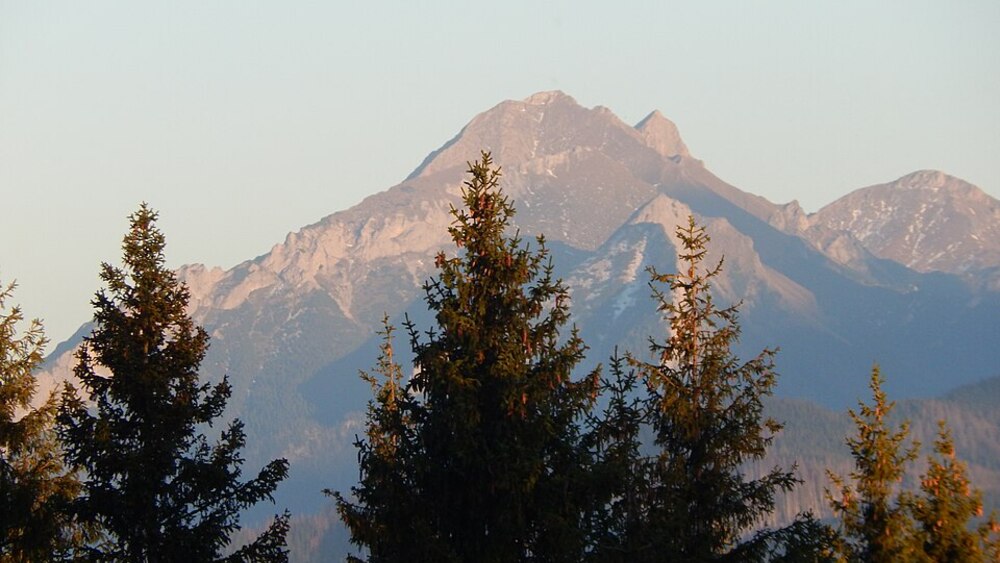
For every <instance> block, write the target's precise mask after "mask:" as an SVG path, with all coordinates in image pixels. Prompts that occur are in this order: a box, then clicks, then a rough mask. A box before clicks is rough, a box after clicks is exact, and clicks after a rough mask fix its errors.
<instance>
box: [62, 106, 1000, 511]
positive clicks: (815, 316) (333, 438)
mask: <svg viewBox="0 0 1000 563" xmlns="http://www.w3.org/2000/svg"><path fill="white" fill-rule="evenodd" d="M481 150H489V151H492V154H493V156H494V159H495V161H496V162H497V163H498V164H499V165H501V167H502V171H503V176H502V179H501V183H502V185H503V187H504V190H505V191H506V193H507V194H508V195H509V196H510V197H511V198H512V199H513V201H514V205H515V207H516V208H517V214H516V216H515V218H514V219H515V223H516V227H517V228H518V229H519V230H520V233H521V234H522V236H524V237H525V240H526V241H528V243H530V244H535V243H534V241H533V238H532V237H533V236H534V235H538V234H542V233H544V234H545V236H546V239H547V241H548V244H549V246H550V248H551V249H552V251H553V260H554V264H555V267H556V268H557V272H558V273H559V275H561V276H562V277H563V278H564V279H565V280H566V282H567V285H568V286H569V287H570V289H571V291H572V297H573V309H572V313H573V322H575V323H576V324H577V325H578V326H579V327H580V329H581V333H582V335H583V337H584V339H585V341H586V342H587V343H588V344H589V345H590V347H591V350H590V352H589V354H588V359H587V362H586V363H587V364H588V365H584V366H582V369H586V368H587V367H589V366H592V365H593V364H596V363H600V362H606V360H607V358H608V356H609V355H610V353H611V351H612V350H613V348H614V347H615V346H621V347H622V348H623V349H627V350H630V351H631V352H633V353H634V354H636V355H643V354H645V353H646V347H647V340H646V337H647V336H648V335H661V334H663V331H664V330H665V329H664V327H663V324H662V322H661V320H660V319H659V317H658V314H657V313H656V311H655V310H654V308H653V302H652V301H651V300H650V299H649V293H650V290H649V288H648V286H647V281H648V279H649V278H648V274H647V273H646V272H645V269H646V268H647V267H649V266H655V267H656V268H657V269H658V270H659V271H663V272H666V271H670V270H672V269H673V268H675V267H676V255H677V253H676V244H677V243H676V239H675V238H674V229H675V227H676V226H677V225H678V224H681V223H685V222H686V220H687V217H688V215H694V216H695V217H696V219H697V220H698V221H699V222H700V223H701V224H704V225H706V226H707V228H708V232H709V234H710V235H711V236H712V239H713V242H712V246H711V252H710V259H721V258H722V257H723V256H724V257H725V261H726V262H725V269H724V275H723V276H722V277H721V278H720V279H719V283H718V284H717V285H716V286H715V288H714V290H715V293H716V296H717V298H718V300H719V302H720V303H722V304H725V303H734V302H742V308H741V321H742V326H743V334H742V336H743V338H742V341H741V344H740V348H739V353H740V354H741V355H742V356H743V357H745V358H749V357H751V356H752V355H755V354H756V353H757V352H759V351H760V350H761V349H762V348H764V347H780V348H781V351H780V353H779V355H778V359H777V363H778V370H779V373H780V374H781V379H780V381H779V387H778V393H779V394H780V395H781V396H782V397H784V398H786V399H788V400H797V401H803V400H807V401H811V403H809V404H812V403H816V404H818V405H820V406H814V408H816V409H823V408H833V409H836V410H842V408H843V407H844V406H846V405H848V404H852V403H853V401H854V400H855V399H856V398H857V397H859V396H865V395H866V392H867V390H866V384H867V381H868V374H869V370H870V367H871V365H872V363H873V362H875V361H878V362H880V363H881V365H882V367H883V371H884V373H886V374H887V375H888V376H889V384H888V385H887V390H888V391H889V393H890V395H891V396H893V397H899V398H903V397H931V396H935V395H939V394H941V393H945V392H948V391H950V390H952V389H954V388H956V387H958V386H960V385H963V384H971V383H975V382H977V381H980V380H982V379H984V378H986V377H988V376H992V375H996V374H997V369H998V368H997V366H998V365H1000V347H997V346H996V345H995V342H994V341H995V335H996V332H997V319H998V318H1000V292H998V291H990V290H989V288H988V287H987V286H982V285H975V284H970V283H968V281H967V280H966V279H964V278H962V277H960V276H958V275H954V274H953V273H947V272H940V271H933V272H931V271H928V272H924V271H920V270H919V269H915V268H911V267H908V266H907V265H906V264H904V263H900V262H898V261H895V260H894V259H892V258H891V257H885V256H881V255H880V254H879V252H877V251H876V250H875V249H873V248H871V249H870V248H869V247H868V244H869V242H866V241H867V240H868V239H864V238H863V237H861V236H860V234H853V233H854V232H855V228H854V227H851V230H841V229H840V228H839V225H840V223H835V222H832V220H831V222H823V221H821V220H820V214H816V215H815V216H807V215H805V214H804V213H803V212H802V211H801V209H800V208H798V206H797V204H794V203H792V204H785V205H778V204H774V203H772V202H770V201H768V200H766V199H765V198H762V197H760V196H756V195H753V194H749V193H746V192H743V191H741V190H739V189H738V188H736V187H734V186H732V185H730V184H728V183H726V182H725V181H723V180H721V179H720V178H718V177H716V176H715V175H714V174H712V173H711V172H710V171H709V170H708V169H707V168H706V167H705V165H704V163H702V162H701V161H700V160H698V159H696V158H694V157H693V156H692V155H691V152H690V151H689V149H688V147H687V146H686V145H685V143H684V141H683V140H682V139H681V137H680V134H679V132H678V130H677V127H676V126H675V125H674V124H673V123H672V122H670V121H669V120H668V119H666V118H665V117H664V116H663V115H661V114H660V113H659V112H655V111H654V112H652V113H651V114H649V116H648V117H646V118H645V119H643V120H642V121H641V122H640V123H639V124H638V125H636V126H632V125H629V124H626V123H624V122H623V121H621V120H620V119H619V118H618V117H616V116H615V115H614V114H613V113H612V112H611V111H610V110H608V109H606V108H602V107H596V108H584V107H582V106H580V105H579V104H577V103H576V101H575V100H574V99H573V98H572V97H570V96H568V95H566V94H563V93H561V92H543V93H539V94H535V95H533V96H531V97H529V98H527V99H525V100H520V101H505V102H502V103H500V104H498V105H497V106H495V107H493V108H491V109H489V110H487V111H485V112H483V113H481V114H479V115H478V116H476V117H475V118H473V119H472V121H470V122H469V124H468V125H466V126H465V127H464V128H463V129H462V131H461V132H459V134H458V135H456V136H455V137H454V138H453V139H451V140H450V141H448V142H447V143H445V144H444V145H443V146H442V147H441V148H439V149H438V150H436V151H434V152H432V153H431V154H430V155H428V157H427V158H426V159H425V160H424V161H423V162H422V163H421V164H420V166H418V167H417V168H416V169H415V170H414V171H413V173H412V174H410V175H409V176H408V177H407V178H406V179H404V180H403V181H402V182H401V183H400V184H398V185H396V186H393V187H391V188H389V189H388V190H386V191H385V192H382V193H379V194H375V195H372V196H370V197H368V198H366V199H365V200H364V201H363V202H361V203H360V204H358V205H356V206H354V207H352V208H350V209H347V210H344V211H339V212H336V213H333V214H332V215H329V216H326V217H324V218H322V219H320V220H319V221H318V222H316V223H314V224H312V225H308V226H305V227H303V228H302V229H300V230H298V231H297V232H294V233H290V234H289V235H288V236H287V237H286V238H285V240H284V241H283V242H281V243H279V244H277V245H275V246H274V247H273V248H272V249H271V251H270V252H268V253H267V254H264V255H263V256H259V257H256V258H254V259H251V260H247V261H245V262H243V263H241V264H239V265H237V266H235V267H233V268H231V269H229V270H222V269H219V268H209V267H206V266H203V265H189V266H185V267H183V268H181V269H180V271H179V275H180V278H181V279H182V280H183V281H184V282H185V283H187V284H188V286H189V288H190V292H191V312H192V315H193V317H194V318H195V320H196V321H197V322H198V323H200V324H202V325H203V326H204V327H205V328H206V330H207V331H208V333H209V334H210V335H211V337H212V341H211V348H210V350H209V353H208V356H207V357H206V359H205V361H204V363H203V365H202V368H203V369H202V373H203V374H204V376H205V377H207V378H209V379H215V380H217V379H219V378H221V377H222V376H223V375H224V374H228V375H229V378H230V382H231V384H232V386H233V395H232V399H231V400H230V404H229V409H228V410H227V413H226V414H227V415H228V416H237V417H240V418H241V419H243V420H244V422H245V423H246V429H247V433H248V449H247V451H246V457H247V462H248V466H249V467H254V466H258V465H260V463H261V462H262V461H263V460H267V459H272V458H274V457H276V456H282V457H286V458H288V459H289V461H290V462H291V465H292V469H291V471H292V474H291V475H292V477H291V479H290V482H289V483H288V484H287V485H285V486H283V487H282V489H281V490H280V491H279V495H280V498H279V500H280V502H281V504H282V505H286V504H287V505H290V506H291V507H292V508H293V509H294V510H296V511H299V512H301V511H303V510H306V511H308V510H314V509H318V508H319V507H321V506H323V505H324V503H325V500H324V499H323V497H322V496H321V495H320V494H319V490H320V489H321V488H323V487H332V488H335V489H341V490H346V489H347V488H348V487H349V486H350V484H352V483H353V482H355V480H356V477H357V469H356V461H355V460H356V451H355V448H354V446H353V440H354V437H355V435H356V434H358V433H359V432H360V431H361V426H360V425H361V421H362V415H363V411H364V409H365V403H366V401H367V399H368V397H369V395H370V389H369V387H368V385H367V384H365V383H363V382H362V381H361V380H360V379H359V378H358V377H357V371H358V369H367V368H369V367H370V366H371V365H372V364H373V362H374V361H375V358H376V357H377V345H378V341H377V339H376V337H375V331H376V330H377V329H378V328H379V326H380V320H381V319H382V317H383V315H386V314H387V315H389V317H390V319H392V320H393V322H395V323H396V324H397V325H398V324H399V322H400V320H401V319H402V317H403V315H409V316H410V318H411V319H413V320H414V322H416V324H417V326H418V327H428V326H429V325H430V321H431V319H430V315H429V313H428V312H427V311H426V310H425V308H424V307H423V306H422V302H421V300H420V297H421V296H422V290H421V285H422V283H423V282H424V281H425V280H427V279H428V278H429V277H430V276H431V275H433V273H434V272H433V264H434V255H435V254H436V253H437V252H438V251H439V250H442V249H444V250H445V251H446V252H454V249H453V248H452V247H451V246H450V239H449V236H448V233H447V228H448V227H449V225H451V216H450V215H449V209H450V208H451V206H456V205H459V203H460V194H461V186H462V181H463V179H464V174H465V170H466V168H467V163H468V162H469V161H472V160H475V159H477V158H478V157H479V154H480V151H481ZM949 182H950V181H948V182H944V183H945V184H948V183H949ZM949 185H950V184H949ZM942 189H943V188H942ZM956 189H957V188H956ZM896 191H898V192H900V194H902V195H899V198H901V199H899V200H898V201H899V202H900V203H898V204H894V205H896V208H898V209H903V208H904V206H903V202H905V201H908V200H906V197H905V194H922V193H923V192H922V191H920V190H909V191H907V190H903V189H899V190H896ZM893 193H895V192H893ZM969 193H972V192H969ZM852 195H853V194H852ZM946 199H947V198H946ZM894 201H895V200H894ZM907 205H909V204H907ZM905 208H906V209H910V207H905ZM916 209H920V205H917V207H916ZM927 209H930V207H928V208H927ZM975 211H976V213H985V211H984V212H980V210H979V209H978V208H977V209H976V210H975ZM822 213H823V215H822V216H823V217H833V216H834V215H833V211H830V212H829V213H827V212H826V210H824V212H822ZM973 215H975V214H974V213H973ZM884 216H885V217H887V218H886V219H885V220H886V221H888V223H886V225H896V223H895V222H894V221H896V219H894V218H893V217H892V216H889V215H884ZM932 217H936V215H933V214H929V215H927V216H926V220H924V221H923V222H921V223H920V224H919V227H914V229H917V231H915V232H925V235H924V237H923V239H921V242H920V246H919V247H917V250H920V251H921V252H922V251H923V249H929V248H937V246H938V244H939V243H938V242H937V238H938V237H941V236H943V234H942V233H944V232H945V231H942V230H940V229H937V230H935V229H931V228H930V227H932V226H934V225H937V224H938V223H934V222H932V220H931V218H932ZM992 221H993V222H992V223H989V221H987V222H986V223H984V225H987V226H989V225H990V224H991V225H992V227H990V228H993V229H996V228H997V224H998V222H997V220H996V219H993V220H992ZM828 223H829V224H828ZM887 228H888V227H887ZM893 228H895V227H893ZM859 229H860V227H859ZM919 229H924V230H923V231H921V230H919ZM903 230H905V229H903ZM860 232H861V231H860V230H858V233H860ZM873 232H874V228H873ZM970 232H971V231H970ZM989 232H993V231H989ZM975 233H981V234H976V236H981V237H982V236H985V233H987V231H985V230H983V231H975ZM167 236H168V238H169V236H170V234H169V233H167ZM823 237H826V238H823ZM993 240H996V237H994V239H993ZM941 244H944V245H945V247H947V245H948V244H952V243H950V242H949V243H941ZM962 248H965V247H964V246H963V247H962ZM970 248H971V247H970ZM109 250H110V249H109ZM944 258H945V257H943V256H939V257H937V258H936V259H935V260H937V262H936V263H943V262H942V260H944ZM990 260H993V261H992V262H990ZM989 267H995V268H998V269H1000V260H998V259H996V258H989V257H986V258H983V259H982V260H981V261H980V262H976V263H975V264H973V265H970V266H969V268H989ZM85 330H86V328H84V329H82V331H85ZM83 333H84V332H80V333H78V335H77V337H76V339H74V340H72V341H70V342H67V343H63V344H62V345H60V346H59V347H57V349H56V351H55V352H54V353H53V355H52V356H51V357H50V358H49V360H48V362H47V369H48V371H47V373H45V374H43V376H42V377H43V379H45V380H47V381H48V382H49V384H51V382H53V381H56V380H58V379H59V378H64V377H67V376H68V374H69V369H70V368H71V366H72V363H73V359H72V349H73V347H74V346H75V344H76V343H77V342H78V339H79V337H80V336H82V334H83ZM399 348H405V345H402V346H399ZM400 352H402V350H400ZM399 359H400V361H402V362H404V365H405V361H406V360H407V358H406V355H405V354H403V353H401V354H400V355H399ZM803 404H805V403H803ZM820 419H822V417H820Z"/></svg>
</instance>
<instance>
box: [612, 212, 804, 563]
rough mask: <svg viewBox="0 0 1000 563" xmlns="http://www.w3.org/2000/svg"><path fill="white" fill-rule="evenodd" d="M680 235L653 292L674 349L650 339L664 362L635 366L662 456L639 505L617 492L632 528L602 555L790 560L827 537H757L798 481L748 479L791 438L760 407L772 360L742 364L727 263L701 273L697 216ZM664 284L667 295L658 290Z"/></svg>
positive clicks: (651, 466) (771, 379)
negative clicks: (803, 542) (802, 546)
mask: <svg viewBox="0 0 1000 563" xmlns="http://www.w3.org/2000/svg"><path fill="white" fill-rule="evenodd" d="M677 237H678V239H679V241H680V243H681V246H680V251H679V257H680V260H681V261H682V262H683V264H684V268H683V269H684V271H682V272H680V273H677V274H660V273H658V272H656V270H655V269H651V270H650V273H651V276H652V281H651V283H650V286H651V287H652V288H653V292H654V298H655V299H656V301H657V303H658V311H660V312H661V314H663V316H664V319H665V321H666V322H667V323H668V324H669V327H670V331H669V336H668V337H667V338H666V340H664V341H660V340H657V339H654V338H650V349H651V351H652V354H653V356H654V358H655V359H654V361H652V362H643V361H638V360H636V359H634V358H630V363H631V365H632V367H633V368H634V369H635V370H636V372H637V373H638V375H639V377H640V378H641V379H642V381H643V382H644V383H645V387H646V395H645V398H644V404H643V405H642V407H641V411H642V412H643V416H642V418H643V420H644V423H646V424H648V425H649V427H650V430H651V433H652V437H653V445H654V450H655V453H654V455H652V456H651V457H650V458H648V460H647V462H646V467H645V469H644V472H645V475H644V476H643V478H644V479H645V480H646V481H645V482H644V483H641V485H640V486H639V487H638V489H637V490H638V492H639V493H641V494H642V495H643V496H644V497H645V498H642V499H641V501H640V502H636V501H635V500H634V499H630V498H629V495H630V494H635V493H632V492H630V491H627V490H624V489H621V490H617V491H614V492H613V493H612V497H611V501H610V502H611V506H612V509H615V508H616V506H618V505H622V504H624V505H625V506H624V508H625V512H624V513H625V514H627V515H628V516H627V518H626V521H625V522H626V524H627V525H626V526H625V531H624V533H622V534H620V535H619V542H618V544H617V545H616V544H614V543H613V544H611V545H599V546H598V547H597V550H596V552H595V557H596V558H597V559H598V560H607V561H619V560H621V561H624V560H632V561H713V560H731V561H753V560H763V559H766V558H767V557H770V556H774V555H775V554H780V553H784V552H786V551H788V550H789V548H790V544H789V543H788V540H791V539H794V538H796V537H799V536H802V535H803V534H802V532H803V531H808V530H809V529H813V528H815V529H817V530H818V529H819V527H818V525H816V524H815V522H814V521H812V520H811V519H804V520H802V521H800V522H798V523H796V525H795V526H794V527H792V528H788V529H785V530H777V531H775V530H766V529H765V530H760V531H757V532H756V533H754V530H756V529H757V528H758V526H759V524H760V522H761V520H762V519H763V518H765V517H766V516H767V515H768V514H770V513H771V512H772V511H773V509H774V500H775V495H776V494H778V493H780V492H783V491H789V490H791V489H792V488H793V487H794V486H795V484H796V483H797V480H796V478H795V477H794V475H793V474H792V472H790V471H785V470H783V469H780V468H774V469H772V470H771V471H769V472H767V473H766V474H764V475H763V476H761V477H759V478H757V479H751V478H748V477H747V476H746V475H745V474H744V471H745V467H746V465H747V464H748V463H751V462H755V461H760V460H761V459H763V457H764V456H765V454H766V451H767V447H768V445H769V444H770V443H771V441H772V439H773V435H774V434H775V433H776V432H777V431H778V430H780V428H781V425H780V424H778V423H777V422H775V421H774V420H771V419H768V418H765V417H764V416H763V403H762V400H763V398H764V397H766V396H768V395H770V394H771V393H772V390H773V387H774V384H775V381H776V375H775V372H774V366H773V361H772V359H773V355H774V352H773V351H771V350H764V351H763V352H762V353H761V354H760V355H758V356H757V357H756V358H754V359H752V360H750V361H748V362H742V361H741V360H740V359H739V358H737V357H736V356H735V355H734V354H733V352H732V350H731V348H732V346H733V345H734V344H735V343H736V341H737V339H738V338H739V334H740V329H739V324H738V323H737V308H736V306H732V307H728V308H724V309H719V308H717V307H716V306H715V303H714V302H713V299H712V295H711V292H710V288H711V282H712V280H713V278H715V277H716V276H718V275H719V273H720V272H721V269H722V262H721V261H720V262H719V264H717V265H716V266H715V267H713V268H710V269H707V270H702V269H701V263H702V261H703V260H704V258H705V254H706V248H707V246H706V245H707V244H708V242H709V237H708V235H707V234H706V233H705V229H704V228H703V227H700V226H698V225H696V224H695V221H694V218H693V217H692V218H690V220H689V222H688V225H687V226H682V227H678V229H677ZM663 285H665V286H666V288H667V291H664V290H662V289H660V288H661V287H662V286H663ZM613 391H614V390H613ZM614 395H615V393H612V397H613V401H612V405H614ZM619 411H620V412H621V413H624V414H625V416H626V419H627V420H626V422H627V423H628V424H626V425H625V426H624V427H621V430H623V431H624V432H623V433H622V437H623V438H624V441H622V442H620V443H619V444H618V446H619V447H620V446H622V445H624V446H626V447H627V449H628V450H631V451H634V450H635V446H634V445H633V444H634V441H635V438H634V436H633V434H634V429H633V428H632V426H631V424H632V423H631V422H630V421H631V420H632V419H633V418H634V417H635V410H634V408H631V407H629V408H624V409H619ZM614 425H618V426H620V423H614ZM626 457H627V456H626ZM629 463H631V462H629ZM807 535H808V534H807ZM623 554H624V555H623Z"/></svg>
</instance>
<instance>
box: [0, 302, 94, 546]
mask: <svg viewBox="0 0 1000 563" xmlns="http://www.w3.org/2000/svg"><path fill="white" fill-rule="evenodd" d="M14 288H15V284H13V283H11V284H9V285H6V286H0V561H4V562H6V561H45V560H53V559H57V558H60V557H62V556H64V555H65V554H66V552H67V550H68V549H69V548H70V547H71V546H72V545H73V543H74V542H75V541H78V540H80V539H81V537H82V536H81V530H80V528H79V527H77V526H75V525H74V523H73V522H72V520H71V519H69V518H67V517H66V516H65V511H64V508H65V505H66V504H67V503H69V501H71V500H72V499H73V498H74V497H75V496H76V494H77V492H78V491H79V488H80V487H79V482H78V481H77V479H76V476H75V474H74V473H73V472H72V471H68V470H67V469H66V468H65V467H64V465H63V463H62V452H61V451H60V449H59V445H58V442H57V440H56V436H55V432H54V430H53V428H52V425H53V421H54V419H55V411H56V402H55V397H54V396H53V397H49V399H48V400H47V401H46V402H45V403H44V404H42V405H41V406H40V407H38V408H33V407H32V400H33V398H34V395H35V386H36V382H35V375H34V372H35V371H36V370H37V369H38V367H39V366H40V365H41V363H42V353H43V350H44V348H45V344H46V338H45V334H44V332H43V330H42V325H41V323H40V322H39V321H38V320H32V321H31V322H30V323H28V325H27V328H26V329H25V330H24V331H23V332H20V331H19V325H21V323H22V322H23V321H24V316H23V315H22V313H21V309H20V308H19V307H17V306H14V307H10V308H8V307H7V300H8V299H9V298H10V296H11V293H12V292H13V291H14Z"/></svg>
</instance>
